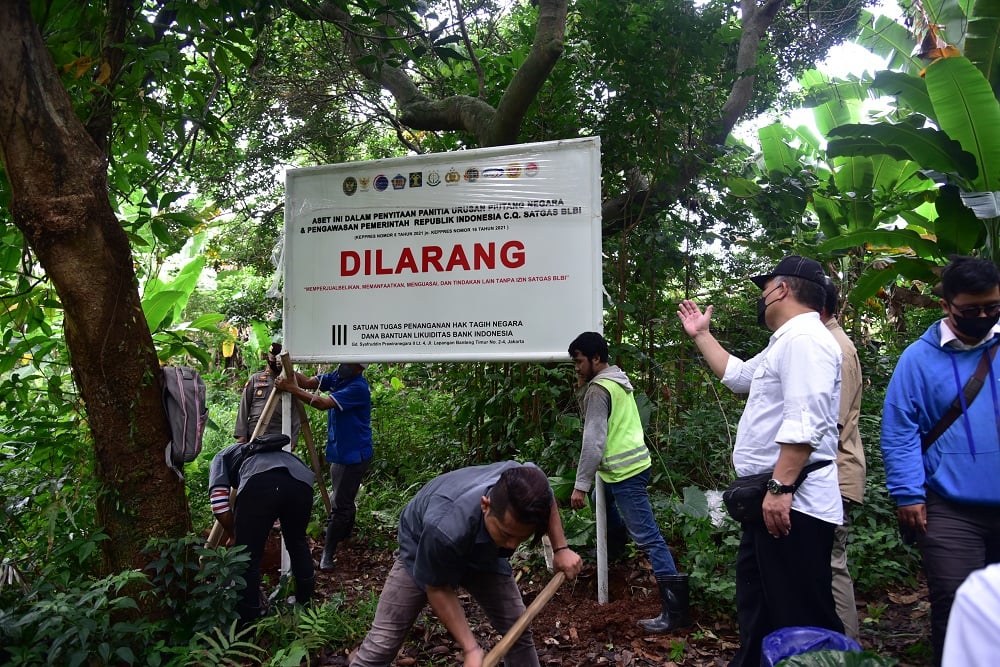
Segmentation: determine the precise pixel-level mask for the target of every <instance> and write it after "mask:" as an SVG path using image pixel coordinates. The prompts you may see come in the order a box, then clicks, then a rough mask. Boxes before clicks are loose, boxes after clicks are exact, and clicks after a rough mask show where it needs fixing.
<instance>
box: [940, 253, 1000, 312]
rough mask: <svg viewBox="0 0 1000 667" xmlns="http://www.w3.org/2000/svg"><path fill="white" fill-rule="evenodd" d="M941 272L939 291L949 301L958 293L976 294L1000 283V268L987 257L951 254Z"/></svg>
mask: <svg viewBox="0 0 1000 667" xmlns="http://www.w3.org/2000/svg"><path fill="white" fill-rule="evenodd" d="M950 259H951V262H949V264H948V266H946V267H944V272H943V273H942V274H941V293H942V294H943V295H944V300H945V301H947V302H948V303H951V300H952V299H954V298H955V297H956V296H957V295H959V294H976V293H978V292H985V291H987V290H991V289H993V288H994V287H996V286H997V285H1000V269H997V265H996V264H994V263H993V262H991V261H990V260H988V259H979V258H978V257H968V256H965V255H952V256H951V257H950Z"/></svg>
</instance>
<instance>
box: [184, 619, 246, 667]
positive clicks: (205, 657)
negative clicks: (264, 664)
mask: <svg viewBox="0 0 1000 667" xmlns="http://www.w3.org/2000/svg"><path fill="white" fill-rule="evenodd" d="M251 632H253V627H252V626H251V627H248V628H246V629H244V630H240V631H237V630H236V621H233V623H232V625H230V626H229V631H228V632H226V633H223V632H222V630H221V629H219V628H215V629H214V630H213V631H212V634H211V635H209V634H205V633H204V632H199V633H198V634H197V635H195V637H194V639H192V640H191V646H190V648H191V653H190V656H189V658H188V661H187V663H186V664H187V665H188V666H189V667H215V666H216V665H226V666H228V667H241V665H243V664H244V663H243V661H244V660H251V661H253V662H258V663H259V662H260V658H261V655H262V654H263V653H264V649H262V648H261V647H259V646H257V645H256V644H254V643H253V642H249V641H246V640H245V637H247V636H248V635H249V634H250V633H251Z"/></svg>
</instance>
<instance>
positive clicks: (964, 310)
mask: <svg viewBox="0 0 1000 667" xmlns="http://www.w3.org/2000/svg"><path fill="white" fill-rule="evenodd" d="M948 305H949V306H951V308H952V310H954V311H955V312H957V313H958V315H959V317H963V318H969V319H971V318H973V317H979V316H981V315H982V314H984V313H985V315H986V317H996V316H998V315H1000V303H988V304H986V305H983V306H962V307H961V308H959V307H957V306H955V304H953V303H950V302H949V303H948Z"/></svg>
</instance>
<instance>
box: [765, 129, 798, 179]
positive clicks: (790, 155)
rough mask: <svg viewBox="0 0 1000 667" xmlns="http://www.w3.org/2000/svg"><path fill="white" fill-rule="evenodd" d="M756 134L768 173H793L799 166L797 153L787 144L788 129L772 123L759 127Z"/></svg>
mask: <svg viewBox="0 0 1000 667" xmlns="http://www.w3.org/2000/svg"><path fill="white" fill-rule="evenodd" d="M757 136H758V137H759V139H760V148H761V152H762V153H763V155H764V167H765V168H766V169H767V173H768V175H770V174H774V173H776V172H777V173H785V174H794V173H795V172H797V171H798V170H799V169H800V168H801V166H802V165H801V164H800V163H799V160H798V155H796V153H795V151H794V150H793V149H792V148H791V146H789V145H788V138H789V136H788V130H787V128H785V127H784V126H783V125H782V124H781V123H773V124H771V125H767V126H766V127H762V128H760V130H758V132H757Z"/></svg>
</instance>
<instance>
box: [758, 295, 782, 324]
mask: <svg viewBox="0 0 1000 667" xmlns="http://www.w3.org/2000/svg"><path fill="white" fill-rule="evenodd" d="M778 287H781V285H776V286H775V287H774V289H772V290H771V291H770V292H768V293H767V294H764V295H762V296H761V297H760V298H759V299H757V324H759V325H760V326H762V327H765V328H766V327H767V319H766V318H765V313H767V307H768V306H770V305H771V304H773V303H775V301H778V299H775V301H772V302H771V303H767V297H769V296H771V294H773V293H774V290H776V289H778Z"/></svg>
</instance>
